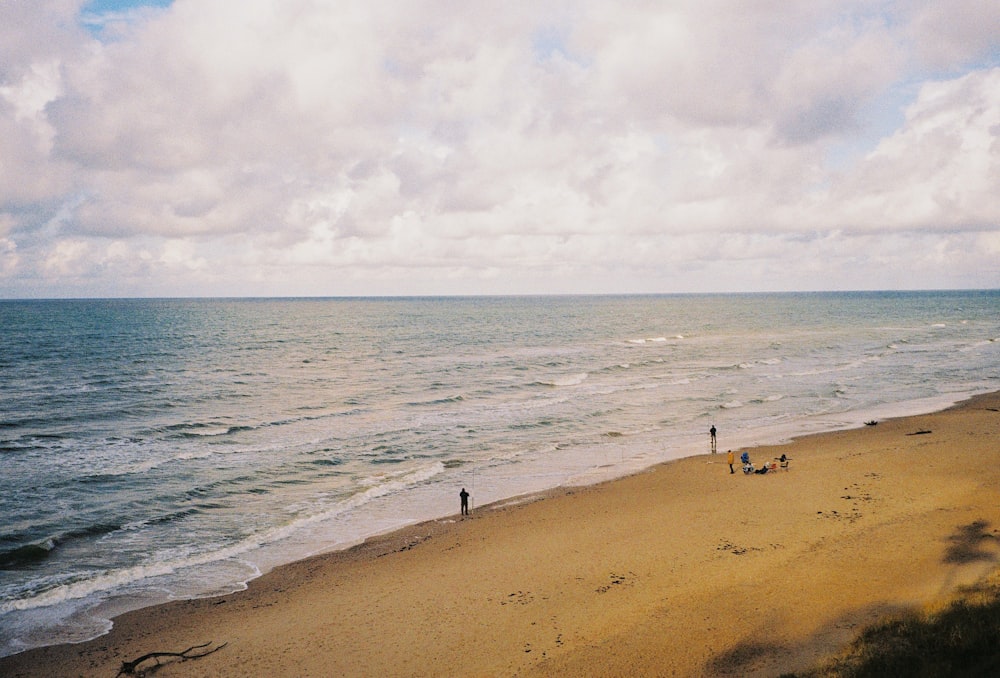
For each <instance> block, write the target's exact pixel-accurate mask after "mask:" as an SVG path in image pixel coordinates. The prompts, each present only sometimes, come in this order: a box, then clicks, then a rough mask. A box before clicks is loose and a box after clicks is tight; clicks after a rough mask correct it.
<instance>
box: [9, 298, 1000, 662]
mask: <svg viewBox="0 0 1000 678" xmlns="http://www.w3.org/2000/svg"><path fill="white" fill-rule="evenodd" d="M0 328H2V332H0V349H2V350H0V490H2V491H0V655H8V654H12V653H16V652H19V651H22V650H24V649H27V648H31V647H37V646H42V645H48V644H53V643H59V642H67V641H80V640H85V639H88V638H92V637H95V636H97V635H99V634H101V633H103V632H105V631H106V630H107V629H108V628H109V627H110V623H111V622H110V621H109V620H110V619H111V618H112V617H113V616H115V615H117V614H120V613H122V612H125V611H128V610H131V609H136V608H139V607H143V606H147V605H152V604H156V603H160V602H164V601H167V600H173V599H184V598H192V597H200V596H209V595H216V594H221V593H226V592H231V591H235V590H239V589H241V588H243V587H245V585H246V582H248V581H249V580H251V579H253V578H254V577H256V576H258V575H260V574H261V573H262V572H265V571H267V570H269V569H271V568H273V567H275V566H277V565H280V564H281V563H285V562H289V561H292V560H297V559H300V558H303V557H306V556H308V555H311V554H315V553H320V552H324V551H330V550H334V549H340V548H346V547H348V546H350V545H353V544H355V543H357V542H359V541H360V540H363V539H364V538H366V537H368V536H371V535H374V534H378V533H383V532H386V531H389V530H392V529H394V528H399V527H402V526H405V525H408V524H411V523H414V522H418V521H422V520H427V519H432V518H448V519H450V518H449V517H454V515H455V514H457V513H458V510H459V500H458V493H459V490H460V489H461V488H463V487H465V488H467V489H468V491H469V492H470V494H471V495H472V497H471V503H472V507H473V511H475V510H476V508H477V507H481V506H483V505H485V504H488V503H493V502H498V501H502V500H515V498H516V497H518V496H522V495H524V494H526V493H531V492H536V491H540V490H544V489H548V488H552V487H557V486H565V485H573V484H587V483H593V482H598V481H601V480H605V479H608V478H612V477H616V476H620V475H623V474H626V473H630V472H634V471H636V470H639V469H642V468H646V467H649V466H651V465H653V464H656V463H658V462H662V461H665V460H670V459H676V458H679V457H684V456H690V455H695V454H705V453H708V452H709V436H708V430H709V428H710V427H711V426H713V425H714V426H715V427H716V428H717V429H718V447H719V452H720V454H724V453H725V451H726V450H728V449H734V450H738V449H740V448H745V447H747V446H751V445H754V444H765V443H776V442H780V441H783V440H787V439H789V438H791V437H793V436H796V435H801V434H805V433H811V432H818V431H824V430H834V429H842V428H849V427H857V426H861V425H863V422H864V421H866V420H869V419H880V418H885V417H890V416H900V415H906V414H916V413H919V412H925V411H931V410H936V409H941V408H942V407H944V406H946V405H948V404H951V403H953V402H956V401H958V400H961V399H964V398H966V397H967V396H970V395H973V394H976V393H982V392H987V391H993V390H998V389H1000V369H998V366H1000V291H954V292H952V291H946V292H866V293H801V294H744V295H667V296H655V295H654V296H580V297H575V296H552V297H548V296H540V297H444V298H349V299H348V298H341V299H195V300H190V299H183V300H181V299H149V300H51V301H0Z"/></svg>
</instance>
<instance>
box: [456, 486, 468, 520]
mask: <svg viewBox="0 0 1000 678" xmlns="http://www.w3.org/2000/svg"><path fill="white" fill-rule="evenodd" d="M458 498H459V499H461V500H462V515H463V516H467V515H469V493H468V492H466V491H465V488H464V487H463V488H462V491H461V492H459V493H458Z"/></svg>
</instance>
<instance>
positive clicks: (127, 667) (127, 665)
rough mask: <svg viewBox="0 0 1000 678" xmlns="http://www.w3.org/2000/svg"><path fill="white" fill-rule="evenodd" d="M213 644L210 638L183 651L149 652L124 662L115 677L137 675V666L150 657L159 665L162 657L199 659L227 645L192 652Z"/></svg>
mask: <svg viewBox="0 0 1000 678" xmlns="http://www.w3.org/2000/svg"><path fill="white" fill-rule="evenodd" d="M211 644H212V641H211V640H210V641H208V642H207V643H204V644H202V645H194V646H192V647H189V648H188V649H186V650H184V651H183V652H149V653H147V654H144V655H142V656H141V657H139V658H138V659H133V660H132V661H130V662H122V667H121V669H120V670H119V671H118V673H117V674H116V675H115V678H118V676H123V675H126V676H132V675H135V671H136V668H137V667H138V666H139V664H141V663H143V662H144V661H146V660H148V659H155V660H156V665H157V666H159V664H160V657H180V658H181V660H185V659H197V658H198V657H204V656H206V655H210V654H212V653H213V652H218V651H219V650H221V649H222V648H224V647H225V646H226V643H223V644H222V645H219V646H218V647H215V648H212V649H211V650H206V651H204V652H199V653H197V654H191V653H192V652H193V651H194V650H202V649H204V648H206V647H208V646H209V645H211Z"/></svg>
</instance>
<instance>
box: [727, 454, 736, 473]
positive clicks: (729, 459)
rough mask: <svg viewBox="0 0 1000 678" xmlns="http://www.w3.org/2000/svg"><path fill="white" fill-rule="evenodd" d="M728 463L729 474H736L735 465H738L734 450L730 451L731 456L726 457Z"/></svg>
mask: <svg viewBox="0 0 1000 678" xmlns="http://www.w3.org/2000/svg"><path fill="white" fill-rule="evenodd" d="M726 463H728V464H729V472H730V473H736V471H734V470H733V464H735V463H736V455H735V454H733V451H732V450H729V454H727V455H726Z"/></svg>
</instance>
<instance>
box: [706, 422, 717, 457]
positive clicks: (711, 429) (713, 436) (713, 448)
mask: <svg viewBox="0 0 1000 678" xmlns="http://www.w3.org/2000/svg"><path fill="white" fill-rule="evenodd" d="M708 435H709V436H711V438H712V454H715V450H716V448H715V424H712V428H710V429H708Z"/></svg>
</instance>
